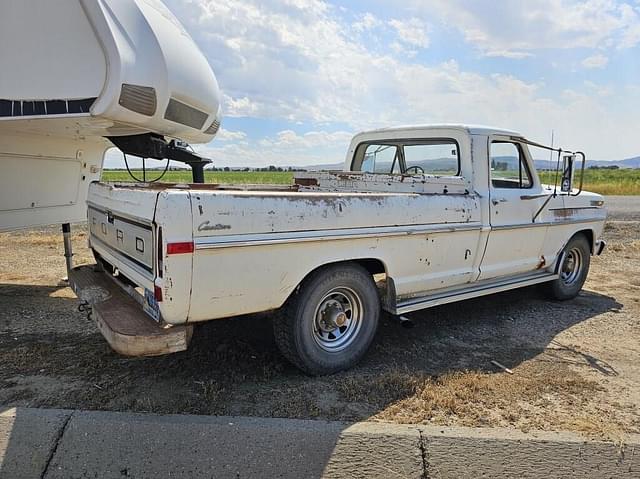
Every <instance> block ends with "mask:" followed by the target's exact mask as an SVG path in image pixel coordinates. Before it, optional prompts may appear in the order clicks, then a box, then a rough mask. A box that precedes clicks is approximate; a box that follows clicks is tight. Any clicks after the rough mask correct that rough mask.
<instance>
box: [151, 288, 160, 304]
mask: <svg viewBox="0 0 640 479" xmlns="http://www.w3.org/2000/svg"><path fill="white" fill-rule="evenodd" d="M153 297H154V298H155V299H156V301H157V302H158V303H160V302H162V288H161V287H160V286H158V285H157V284H156V285H154V287H153Z"/></svg>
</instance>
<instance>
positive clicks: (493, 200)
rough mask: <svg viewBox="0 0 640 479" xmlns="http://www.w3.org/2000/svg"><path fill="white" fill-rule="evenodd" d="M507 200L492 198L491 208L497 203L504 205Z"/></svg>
mask: <svg viewBox="0 0 640 479" xmlns="http://www.w3.org/2000/svg"><path fill="white" fill-rule="evenodd" d="M506 202H507V199H506V198H493V199H492V200H491V203H493V206H497V205H498V203H506Z"/></svg>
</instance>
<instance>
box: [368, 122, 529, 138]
mask: <svg viewBox="0 0 640 479" xmlns="http://www.w3.org/2000/svg"><path fill="white" fill-rule="evenodd" d="M433 130H461V131H464V132H466V133H468V134H470V135H508V136H517V137H522V134H520V133H518V132H517V131H513V130H507V129H504V128H497V127H493V126H486V125H466V124H459V123H451V124H449V123H432V124H423V125H399V126H392V127H387V128H377V129H375V130H367V131H362V132H360V133H358V134H357V135H356V137H358V136H364V135H370V134H374V133H384V132H387V133H399V132H405V131H407V132H408V131H411V132H416V133H417V132H421V131H433Z"/></svg>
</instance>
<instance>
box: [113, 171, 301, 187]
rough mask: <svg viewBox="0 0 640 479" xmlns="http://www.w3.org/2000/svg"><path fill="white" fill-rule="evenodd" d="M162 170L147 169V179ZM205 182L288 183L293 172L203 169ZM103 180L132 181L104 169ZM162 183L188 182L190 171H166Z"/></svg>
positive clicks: (125, 172)
mask: <svg viewBox="0 0 640 479" xmlns="http://www.w3.org/2000/svg"><path fill="white" fill-rule="evenodd" d="M132 173H133V174H134V175H135V176H136V177H138V178H140V179H142V171H141V170H133V171H132ZM161 173H162V171H156V170H151V171H147V180H153V179H154V178H157V177H158V176H159V175H160V174H161ZM204 176H205V180H206V182H207V183H231V184H241V185H246V184H251V183H253V184H272V185H273V184H276V185H288V184H290V183H291V182H292V180H293V173H291V172H288V171H207V170H205V175H204ZM102 180H103V181H133V180H132V179H131V177H130V176H129V173H128V172H127V171H126V170H125V171H122V170H105V171H104V173H103V174H102ZM161 181H162V182H164V183H189V182H190V181H191V171H188V170H180V171H167V174H166V175H164V177H163V178H162V180H161Z"/></svg>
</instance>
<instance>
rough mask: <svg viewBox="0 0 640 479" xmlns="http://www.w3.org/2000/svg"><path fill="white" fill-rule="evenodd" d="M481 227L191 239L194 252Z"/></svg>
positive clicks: (385, 228) (466, 227)
mask: <svg viewBox="0 0 640 479" xmlns="http://www.w3.org/2000/svg"><path fill="white" fill-rule="evenodd" d="M481 230H482V225H481V223H479V222H474V223H450V224H448V225H445V226H443V225H441V224H438V225H431V226H428V225H412V226H382V227H373V228H353V229H343V230H324V231H291V232H283V233H263V234H239V235H220V236H203V237H199V238H195V241H194V242H195V248H196V250H205V249H215V248H232V247H242V246H258V245H272V244H287V243H302V242H310V241H326V240H343V239H360V238H371V237H374V238H377V237H382V236H385V237H386V236H409V235H417V234H436V233H452V232H458V231H481Z"/></svg>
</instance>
